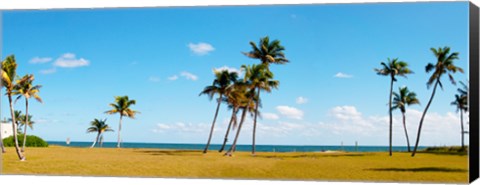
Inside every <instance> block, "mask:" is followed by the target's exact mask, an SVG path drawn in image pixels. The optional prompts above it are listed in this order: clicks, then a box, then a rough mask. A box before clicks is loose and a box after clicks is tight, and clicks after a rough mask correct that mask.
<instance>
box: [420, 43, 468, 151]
mask: <svg viewBox="0 0 480 185" xmlns="http://www.w3.org/2000/svg"><path fill="white" fill-rule="evenodd" d="M430 50H431V51H432V52H433V54H434V55H435V57H436V59H437V62H436V64H432V63H428V64H427V66H425V71H426V72H427V73H429V72H430V71H433V74H432V76H430V78H429V79H428V81H427V88H430V87H431V86H432V85H433V91H432V95H431V96H430V100H428V103H427V106H426V107H425V110H424V111H423V114H422V117H421V118H420V124H419V125H418V132H417V141H416V142H415V148H413V152H412V157H414V156H415V153H416V152H417V148H418V143H419V142H420V134H421V132H422V125H423V120H424V119H425V115H426V114H427V111H428V108H429V107H430V104H432V101H433V97H434V96H435V92H436V91H437V86H440V88H442V89H443V85H442V82H441V81H440V79H441V78H442V76H443V75H445V74H448V77H449V79H450V82H451V83H452V84H453V85H456V82H455V79H454V78H453V74H454V73H456V72H457V71H459V72H461V73H463V69H462V68H460V67H457V66H455V64H454V61H455V60H456V59H458V52H453V53H450V48H449V47H443V48H438V49H435V48H430Z"/></svg>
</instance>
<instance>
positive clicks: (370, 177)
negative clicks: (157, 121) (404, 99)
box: [2, 146, 468, 183]
mask: <svg viewBox="0 0 480 185" xmlns="http://www.w3.org/2000/svg"><path fill="white" fill-rule="evenodd" d="M7 150H8V152H7V153H6V154H4V155H3V172H2V173H4V174H50V175H80V176H135V177H180V178H221V179H287V180H317V181H326V180H328V181H381V182H391V181H402V182H448V183H452V182H454V183H467V178H468V156H466V155H463V156H461V155H447V154H425V153H418V154H417V156H415V157H413V158H412V157H410V154H409V153H394V156H393V157H389V156H388V153H382V152H379V153H302V152H295V153H272V152H268V153H261V152H260V153H257V155H256V156H255V157H252V156H251V155H250V153H248V152H237V153H235V156H233V157H225V156H223V155H222V154H220V153H218V152H217V151H210V152H209V153H208V154H206V155H204V154H202V153H201V152H200V151H174V150H159V149H116V148H69V147H60V146H50V147H48V148H27V151H26V155H27V161H25V162H20V161H18V159H17V158H16V155H15V151H14V148H7Z"/></svg>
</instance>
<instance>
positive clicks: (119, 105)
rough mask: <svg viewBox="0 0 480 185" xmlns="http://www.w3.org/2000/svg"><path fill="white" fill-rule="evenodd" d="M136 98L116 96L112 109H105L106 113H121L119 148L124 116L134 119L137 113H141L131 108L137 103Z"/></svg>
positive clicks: (111, 104) (118, 146)
mask: <svg viewBox="0 0 480 185" xmlns="http://www.w3.org/2000/svg"><path fill="white" fill-rule="evenodd" d="M135 104H136V101H135V100H130V99H129V98H128V96H115V103H110V106H111V107H112V110H108V111H105V113H106V114H117V113H118V114H120V121H119V123H118V142H117V148H120V143H121V137H120V131H122V118H123V117H124V116H127V117H129V118H132V119H134V118H135V115H136V114H138V113H140V112H138V111H135V110H132V109H130V106H132V105H135Z"/></svg>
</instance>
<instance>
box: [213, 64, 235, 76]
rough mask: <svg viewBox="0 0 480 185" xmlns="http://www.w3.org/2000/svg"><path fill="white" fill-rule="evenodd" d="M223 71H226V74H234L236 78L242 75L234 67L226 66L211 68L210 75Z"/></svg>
mask: <svg viewBox="0 0 480 185" xmlns="http://www.w3.org/2000/svg"><path fill="white" fill-rule="evenodd" d="M223 70H227V71H228V72H235V73H237V74H238V76H241V74H242V70H240V69H237V68H234V67H228V66H222V67H219V68H213V70H212V73H215V71H223Z"/></svg>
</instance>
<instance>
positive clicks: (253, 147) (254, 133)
mask: <svg viewBox="0 0 480 185" xmlns="http://www.w3.org/2000/svg"><path fill="white" fill-rule="evenodd" d="M257 98H258V100H257V103H256V104H255V117H254V118H253V134H252V155H255V135H256V132H257V116H258V104H260V88H258V92H257Z"/></svg>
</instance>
